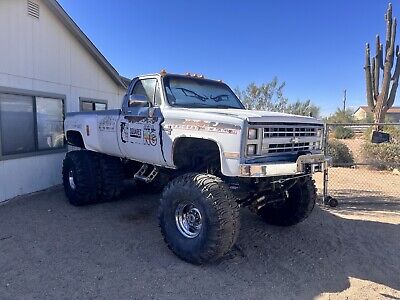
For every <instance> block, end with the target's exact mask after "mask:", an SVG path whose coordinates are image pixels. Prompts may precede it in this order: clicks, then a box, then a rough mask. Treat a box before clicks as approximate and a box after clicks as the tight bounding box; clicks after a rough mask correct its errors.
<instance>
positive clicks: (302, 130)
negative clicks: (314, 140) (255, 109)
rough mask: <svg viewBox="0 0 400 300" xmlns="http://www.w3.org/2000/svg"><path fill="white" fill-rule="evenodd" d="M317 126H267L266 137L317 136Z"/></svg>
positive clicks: (265, 129)
mask: <svg viewBox="0 0 400 300" xmlns="http://www.w3.org/2000/svg"><path fill="white" fill-rule="evenodd" d="M316 135H317V128H316V127H267V128H264V138H270V137H300V136H316Z"/></svg>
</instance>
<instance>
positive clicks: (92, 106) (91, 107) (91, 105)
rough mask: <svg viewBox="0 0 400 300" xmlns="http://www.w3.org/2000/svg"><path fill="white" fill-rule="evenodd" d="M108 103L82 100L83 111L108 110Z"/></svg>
mask: <svg viewBox="0 0 400 300" xmlns="http://www.w3.org/2000/svg"><path fill="white" fill-rule="evenodd" d="M106 109H107V104H106V103H104V102H100V101H96V100H81V111H95V110H106Z"/></svg>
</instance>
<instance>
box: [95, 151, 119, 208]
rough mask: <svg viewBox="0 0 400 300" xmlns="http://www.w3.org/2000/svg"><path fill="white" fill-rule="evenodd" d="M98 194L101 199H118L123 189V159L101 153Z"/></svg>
mask: <svg viewBox="0 0 400 300" xmlns="http://www.w3.org/2000/svg"><path fill="white" fill-rule="evenodd" d="M98 160H99V165H98V166H99V169H98V175H97V176H98V194H99V198H100V199H101V201H111V200H115V199H117V198H118V197H119V196H120V194H121V191H122V187H123V179H124V170H123V166H122V162H121V159H120V158H118V157H114V156H109V155H104V154H99V155H98Z"/></svg>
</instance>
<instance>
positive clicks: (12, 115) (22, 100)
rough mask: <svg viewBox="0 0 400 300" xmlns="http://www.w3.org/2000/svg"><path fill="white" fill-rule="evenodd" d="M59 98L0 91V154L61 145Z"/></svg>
mask: <svg viewBox="0 0 400 300" xmlns="http://www.w3.org/2000/svg"><path fill="white" fill-rule="evenodd" d="M63 121H64V103H63V99H61V98H50V97H39V96H31V95H18V94H11V93H0V145H1V147H0V157H7V156H10V155H18V154H35V153H40V152H42V151H43V150H55V149H61V148H64V128H63Z"/></svg>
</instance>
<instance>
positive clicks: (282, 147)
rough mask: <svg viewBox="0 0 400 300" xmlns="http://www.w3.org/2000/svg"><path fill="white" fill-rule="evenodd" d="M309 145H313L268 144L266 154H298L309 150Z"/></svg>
mask: <svg viewBox="0 0 400 300" xmlns="http://www.w3.org/2000/svg"><path fill="white" fill-rule="evenodd" d="M310 144H313V143H286V144H268V149H265V150H266V151H265V152H267V153H282V152H299V151H307V150H310V146H311V145H310Z"/></svg>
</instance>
